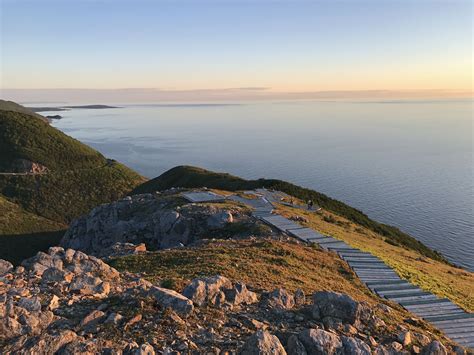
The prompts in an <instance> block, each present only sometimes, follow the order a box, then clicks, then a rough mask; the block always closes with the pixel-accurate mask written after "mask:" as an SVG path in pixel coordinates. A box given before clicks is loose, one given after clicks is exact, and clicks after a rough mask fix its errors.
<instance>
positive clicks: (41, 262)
mask: <svg viewBox="0 0 474 355" xmlns="http://www.w3.org/2000/svg"><path fill="white" fill-rule="evenodd" d="M21 264H22V265H23V266H24V267H25V268H27V269H29V270H31V271H33V272H34V273H35V274H37V275H39V276H41V275H42V274H43V272H44V271H45V270H46V269H48V268H50V267H52V268H56V269H60V270H62V268H63V261H62V260H61V258H60V257H59V256H56V255H53V256H51V255H49V254H46V253H44V252H42V251H40V252H38V253H37V254H36V255H35V256H33V257H32V258H29V259H26V260H24V261H23V262H22V263H21Z"/></svg>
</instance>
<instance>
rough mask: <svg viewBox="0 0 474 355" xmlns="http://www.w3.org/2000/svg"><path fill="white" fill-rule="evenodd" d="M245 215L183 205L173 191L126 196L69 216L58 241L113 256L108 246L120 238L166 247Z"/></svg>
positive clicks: (207, 206)
mask: <svg viewBox="0 0 474 355" xmlns="http://www.w3.org/2000/svg"><path fill="white" fill-rule="evenodd" d="M223 206H224V205H223ZM250 218H251V217H250V216H248V215H247V214H246V213H242V212H241V209H240V208H239V207H235V208H234V209H229V208H228V207H227V208H226V207H220V206H219V205H217V204H204V205H199V206H197V205H195V204H186V203H185V202H183V201H182V200H181V199H180V197H179V195H172V196H168V195H166V193H165V194H144V195H135V196H128V197H126V198H124V199H122V200H119V201H116V202H113V203H110V204H106V205H102V206H99V207H96V208H95V209H93V210H92V211H91V212H90V213H89V214H88V215H86V216H83V217H81V218H79V219H77V220H75V221H73V222H72V223H71V225H70V228H69V230H68V231H67V233H66V234H65V236H64V238H63V240H62V241H61V246H63V247H65V248H71V249H75V250H81V251H83V252H86V253H88V254H92V255H96V256H100V257H104V256H109V255H111V254H112V255H113V254H114V250H113V249H114V246H120V245H122V246H123V245H124V243H131V244H133V245H138V244H141V243H144V244H146V246H147V247H148V248H150V249H163V248H171V247H177V246H183V245H188V244H190V243H192V242H194V241H196V240H199V239H200V238H205V237H207V236H208V235H209V233H211V232H213V231H215V230H219V229H221V228H224V227H226V226H227V225H228V224H229V223H233V222H236V221H245V220H249V219H250ZM117 243H119V244H117Z"/></svg>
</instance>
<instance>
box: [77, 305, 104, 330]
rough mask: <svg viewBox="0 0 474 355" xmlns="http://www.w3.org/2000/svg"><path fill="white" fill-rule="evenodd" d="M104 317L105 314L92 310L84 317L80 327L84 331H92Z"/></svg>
mask: <svg viewBox="0 0 474 355" xmlns="http://www.w3.org/2000/svg"><path fill="white" fill-rule="evenodd" d="M104 317H105V313H104V312H102V311H99V310H93V311H92V312H90V313H89V314H88V315H87V316H85V317H84V318H83V319H82V321H81V324H80V326H81V327H82V328H84V329H85V330H93V329H94V328H95V327H96V326H97V325H98V324H99V323H100V322H101V321H102V320H103V319H104Z"/></svg>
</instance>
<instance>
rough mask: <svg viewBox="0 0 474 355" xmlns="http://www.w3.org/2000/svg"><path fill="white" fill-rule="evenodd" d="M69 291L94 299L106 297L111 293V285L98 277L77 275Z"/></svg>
mask: <svg viewBox="0 0 474 355" xmlns="http://www.w3.org/2000/svg"><path fill="white" fill-rule="evenodd" d="M69 290H70V291H71V292H73V293H78V294H81V295H91V296H94V297H106V296H107V295H108V294H109V291H110V285H109V284H108V283H107V282H104V281H102V280H101V279H100V278H98V277H94V276H92V275H90V274H82V275H77V276H76V277H75V278H74V279H73V280H72V282H71V284H70V285H69Z"/></svg>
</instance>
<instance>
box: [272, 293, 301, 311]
mask: <svg viewBox="0 0 474 355" xmlns="http://www.w3.org/2000/svg"><path fill="white" fill-rule="evenodd" d="M267 304H268V306H269V307H270V308H272V309H273V310H276V311H282V310H288V309H292V308H293V307H294V306H295V296H294V295H292V294H291V293H289V292H288V291H287V290H285V289H284V288H277V289H276V290H274V291H273V292H271V293H270V294H269V295H268V298H267Z"/></svg>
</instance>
